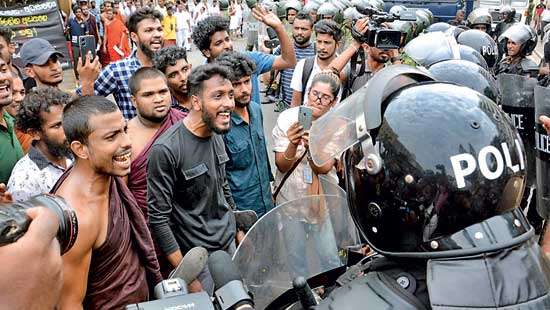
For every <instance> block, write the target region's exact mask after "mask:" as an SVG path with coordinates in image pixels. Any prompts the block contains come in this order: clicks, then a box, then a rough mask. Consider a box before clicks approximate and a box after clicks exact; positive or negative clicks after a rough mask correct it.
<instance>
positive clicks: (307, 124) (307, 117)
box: [298, 106, 313, 130]
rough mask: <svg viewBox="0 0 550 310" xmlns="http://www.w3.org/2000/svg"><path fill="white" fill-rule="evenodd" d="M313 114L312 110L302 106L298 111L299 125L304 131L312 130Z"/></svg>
mask: <svg viewBox="0 0 550 310" xmlns="http://www.w3.org/2000/svg"><path fill="white" fill-rule="evenodd" d="M312 112H313V111H312V110H311V108H310V107H306V106H300V108H299V110H298V123H299V124H300V125H301V126H302V128H304V130H309V129H311V122H312V121H313V120H312Z"/></svg>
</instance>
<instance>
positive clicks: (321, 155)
mask: <svg viewBox="0 0 550 310" xmlns="http://www.w3.org/2000/svg"><path fill="white" fill-rule="evenodd" d="M426 80H433V78H432V77H431V76H430V75H429V74H428V73H426V72H424V71H420V70H418V69H416V68H413V67H411V66H407V65H395V66H391V67H388V68H385V69H383V70H381V71H379V72H378V73H377V74H376V76H375V77H373V78H372V79H371V80H370V81H369V82H368V83H367V84H366V85H365V86H363V87H362V88H361V89H360V90H358V91H357V92H355V93H353V94H352V95H351V96H349V97H348V98H347V99H345V100H344V101H342V102H341V103H340V104H339V105H338V106H337V107H335V108H334V109H332V110H330V111H329V112H327V113H326V114H325V115H323V116H321V117H320V118H319V119H317V120H316V121H315V122H313V124H312V126H311V129H310V134H309V136H310V138H309V139H310V143H309V152H310V155H311V157H312V159H313V162H314V163H315V164H316V165H319V166H321V165H323V164H325V163H327V162H328V161H329V160H331V159H332V158H335V157H338V156H339V155H340V154H342V152H344V151H345V150H347V149H348V148H350V147H351V146H353V145H354V144H356V143H358V142H360V141H362V140H365V139H366V138H367V137H368V130H370V129H373V128H377V127H378V126H380V124H381V123H382V111H381V110H382V102H383V101H384V99H385V98H386V97H388V96H389V95H390V94H392V93H393V92H394V91H396V90H397V89H400V88H402V87H404V86H406V85H410V84H412V83H416V82H418V81H426ZM367 94H368V95H367Z"/></svg>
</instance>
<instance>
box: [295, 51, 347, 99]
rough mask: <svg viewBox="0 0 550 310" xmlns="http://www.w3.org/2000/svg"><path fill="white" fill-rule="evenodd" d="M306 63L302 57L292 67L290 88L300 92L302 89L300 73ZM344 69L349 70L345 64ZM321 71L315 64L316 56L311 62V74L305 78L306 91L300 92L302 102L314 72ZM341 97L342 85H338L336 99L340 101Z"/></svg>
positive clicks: (301, 73)
mask: <svg viewBox="0 0 550 310" xmlns="http://www.w3.org/2000/svg"><path fill="white" fill-rule="evenodd" d="M305 63H306V59H302V60H300V61H298V63H297V64H296V68H294V73H293V74H292V81H291V82H290V88H292V90H295V91H298V92H301V91H302V75H303V72H304V65H305ZM346 70H349V68H348V65H346ZM319 72H321V68H320V67H319V65H318V64H317V57H315V61H314V62H313V69H312V70H311V74H310V75H309V78H308V80H307V84H306V92H305V93H303V94H302V104H305V103H306V102H307V101H306V98H307V94H308V93H309V89H310V88H311V82H312V81H313V77H314V76H315V74H317V73H319ZM341 98H342V87H340V90H339V91H338V96H336V99H337V101H336V102H340V99H341Z"/></svg>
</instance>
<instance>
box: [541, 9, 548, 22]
mask: <svg viewBox="0 0 550 310" xmlns="http://www.w3.org/2000/svg"><path fill="white" fill-rule="evenodd" d="M540 20H541V21H543V22H545V23H547V22H550V10H549V9H545V10H544V11H542V14H541V15H540Z"/></svg>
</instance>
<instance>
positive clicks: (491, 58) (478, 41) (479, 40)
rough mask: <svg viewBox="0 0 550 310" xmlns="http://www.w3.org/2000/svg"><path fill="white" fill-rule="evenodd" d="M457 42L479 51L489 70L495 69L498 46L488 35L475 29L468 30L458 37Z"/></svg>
mask: <svg viewBox="0 0 550 310" xmlns="http://www.w3.org/2000/svg"><path fill="white" fill-rule="evenodd" d="M457 42H458V43H459V44H462V45H467V46H469V47H471V48H473V49H475V50H476V51H478V52H479V53H480V54H481V56H483V58H485V61H486V62H487V66H489V68H493V67H494V66H495V65H496V63H497V61H498V46H497V43H496V42H495V40H493V38H492V37H491V36H490V35H488V34H487V33H485V32H483V31H479V30H475V29H471V30H466V31H464V32H463V33H461V34H460V35H458V38H457Z"/></svg>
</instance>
